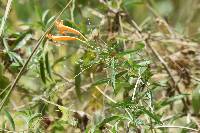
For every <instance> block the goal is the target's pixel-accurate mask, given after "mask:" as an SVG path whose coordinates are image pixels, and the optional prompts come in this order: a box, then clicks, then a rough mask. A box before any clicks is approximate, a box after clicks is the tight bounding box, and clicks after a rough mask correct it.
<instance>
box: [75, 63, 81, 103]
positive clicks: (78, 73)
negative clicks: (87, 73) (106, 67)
mask: <svg viewBox="0 0 200 133" xmlns="http://www.w3.org/2000/svg"><path fill="white" fill-rule="evenodd" d="M74 75H75V91H76V95H77V97H78V98H79V100H81V68H80V64H77V65H75V72H74Z"/></svg>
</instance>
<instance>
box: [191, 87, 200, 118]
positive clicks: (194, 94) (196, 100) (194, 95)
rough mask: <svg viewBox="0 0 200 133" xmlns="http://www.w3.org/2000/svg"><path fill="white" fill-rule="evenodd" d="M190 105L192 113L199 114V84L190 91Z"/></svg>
mask: <svg viewBox="0 0 200 133" xmlns="http://www.w3.org/2000/svg"><path fill="white" fill-rule="evenodd" d="M192 107H193V109H194V113H196V114H199V110H200V86H197V87H196V88H195V89H194V90H193V92H192Z"/></svg>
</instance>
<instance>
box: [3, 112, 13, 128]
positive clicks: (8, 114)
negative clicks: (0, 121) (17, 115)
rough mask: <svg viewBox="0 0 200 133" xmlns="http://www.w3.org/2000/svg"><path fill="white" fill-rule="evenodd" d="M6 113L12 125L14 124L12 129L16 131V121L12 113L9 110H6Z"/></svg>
mask: <svg viewBox="0 0 200 133" xmlns="http://www.w3.org/2000/svg"><path fill="white" fill-rule="evenodd" d="M5 114H6V117H7V118H8V120H9V122H10V124H11V126H12V129H13V130H14V131H15V122H14V120H13V118H12V116H11V115H10V113H9V112H8V111H6V110H5Z"/></svg>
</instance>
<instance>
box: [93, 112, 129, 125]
mask: <svg viewBox="0 0 200 133" xmlns="http://www.w3.org/2000/svg"><path fill="white" fill-rule="evenodd" d="M123 119H126V118H125V117H124V116H119V115H114V116H110V117H107V118H105V119H104V120H103V121H101V122H100V123H99V124H97V126H96V128H100V127H102V126H104V125H105V124H106V123H109V122H111V121H114V120H115V121H117V120H123Z"/></svg>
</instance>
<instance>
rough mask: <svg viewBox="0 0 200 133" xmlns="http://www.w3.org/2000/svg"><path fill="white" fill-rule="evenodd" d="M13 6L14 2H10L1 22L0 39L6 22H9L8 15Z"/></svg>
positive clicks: (9, 0)
mask: <svg viewBox="0 0 200 133" xmlns="http://www.w3.org/2000/svg"><path fill="white" fill-rule="evenodd" d="M11 4H12V0H8V2H7V5H6V10H5V13H4V16H3V18H2V20H1V27H0V37H1V36H2V34H3V31H4V26H5V24H6V20H7V17H8V14H9V12H10V9H11Z"/></svg>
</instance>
